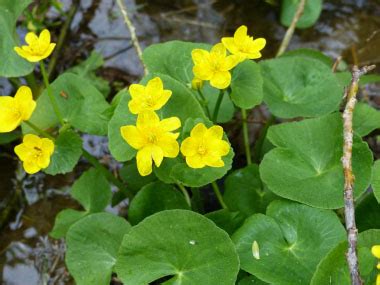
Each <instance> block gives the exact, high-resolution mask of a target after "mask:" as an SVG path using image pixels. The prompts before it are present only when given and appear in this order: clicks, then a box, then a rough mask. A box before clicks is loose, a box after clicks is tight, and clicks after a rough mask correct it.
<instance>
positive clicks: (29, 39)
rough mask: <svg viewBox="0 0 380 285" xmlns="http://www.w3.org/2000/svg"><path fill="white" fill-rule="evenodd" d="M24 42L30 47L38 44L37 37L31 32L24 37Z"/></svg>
mask: <svg viewBox="0 0 380 285" xmlns="http://www.w3.org/2000/svg"><path fill="white" fill-rule="evenodd" d="M25 42H26V43H27V44H28V45H30V46H32V45H35V44H37V43H38V36H37V35H36V34H35V33H33V32H29V33H27V34H26V36H25Z"/></svg>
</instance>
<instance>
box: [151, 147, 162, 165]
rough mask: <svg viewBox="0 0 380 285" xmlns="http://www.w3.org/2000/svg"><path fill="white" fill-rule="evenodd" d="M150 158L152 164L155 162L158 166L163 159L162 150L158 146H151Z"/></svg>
mask: <svg viewBox="0 0 380 285" xmlns="http://www.w3.org/2000/svg"><path fill="white" fill-rule="evenodd" d="M152 158H153V161H154V164H156V166H157V167H160V165H161V162H162V160H163V159H164V152H163V150H162V149H161V148H160V147H158V146H153V147H152Z"/></svg>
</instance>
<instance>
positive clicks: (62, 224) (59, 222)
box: [49, 209, 88, 239]
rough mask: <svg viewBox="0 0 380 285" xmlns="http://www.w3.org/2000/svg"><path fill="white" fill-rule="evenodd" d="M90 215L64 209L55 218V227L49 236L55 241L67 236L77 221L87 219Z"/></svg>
mask: <svg viewBox="0 0 380 285" xmlns="http://www.w3.org/2000/svg"><path fill="white" fill-rule="evenodd" d="M87 214H88V213H87V212H84V211H76V210H73V209H64V210H63V211H61V212H59V213H58V215H57V216H56V217H55V222H54V227H53V229H52V231H51V232H50V233H49V235H50V236H51V237H53V238H55V239H59V238H62V237H65V236H66V233H67V231H68V230H69V228H70V227H71V226H72V225H73V224H74V223H75V222H77V221H79V220H80V219H82V218H83V217H85V216H86V215H87Z"/></svg>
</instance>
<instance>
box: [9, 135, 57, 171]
mask: <svg viewBox="0 0 380 285" xmlns="http://www.w3.org/2000/svg"><path fill="white" fill-rule="evenodd" d="M53 152H54V143H53V141H52V140H51V139H47V138H40V137H38V136H36V135H32V134H28V135H25V136H24V139H23V142H22V144H19V145H18V146H16V147H15V153H16V154H17V156H18V157H19V158H20V160H21V161H22V162H23V167H24V169H25V171H26V172H27V173H29V174H34V173H36V172H38V171H40V170H41V169H43V168H46V167H48V166H49V164H50V157H51V155H52V154H53Z"/></svg>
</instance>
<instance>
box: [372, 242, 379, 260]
mask: <svg viewBox="0 0 380 285" xmlns="http://www.w3.org/2000/svg"><path fill="white" fill-rule="evenodd" d="M371 252H372V254H373V256H374V257H376V258H378V259H380V245H374V246H373V247H372V248H371Z"/></svg>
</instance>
